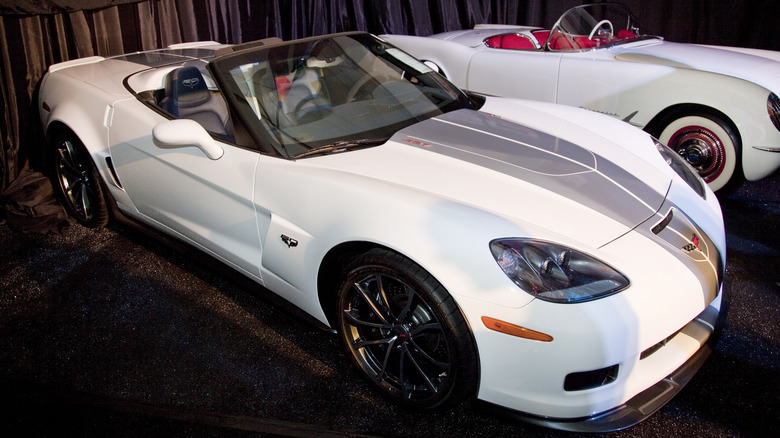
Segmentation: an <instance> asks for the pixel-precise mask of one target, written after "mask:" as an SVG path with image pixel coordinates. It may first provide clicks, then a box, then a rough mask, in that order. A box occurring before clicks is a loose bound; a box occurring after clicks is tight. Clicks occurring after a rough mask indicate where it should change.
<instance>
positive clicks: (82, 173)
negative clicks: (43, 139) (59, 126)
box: [51, 133, 109, 228]
mask: <svg viewBox="0 0 780 438" xmlns="http://www.w3.org/2000/svg"><path fill="white" fill-rule="evenodd" d="M51 154H52V166H53V169H52V175H53V179H54V181H53V182H54V185H55V190H56V192H57V194H58V195H59V197H60V199H61V200H62V203H63V205H64V206H65V209H66V210H67V211H68V213H69V214H70V215H71V216H73V217H74V218H76V220H77V221H78V222H79V223H81V224H82V225H84V226H86V227H90V228H97V227H103V226H105V225H106V224H107V223H108V219H109V212H108V203H107V202H106V199H107V196H106V193H105V192H104V190H103V185H102V184H101V183H100V175H99V174H98V172H97V169H96V168H95V164H94V163H93V162H92V158H91V157H90V156H89V153H88V152H87V149H86V148H85V147H84V145H83V144H82V143H81V141H80V140H79V139H78V138H77V137H76V136H75V135H73V134H70V133H67V134H60V135H58V136H57V137H56V138H55V140H54V143H53V147H52V148H51Z"/></svg>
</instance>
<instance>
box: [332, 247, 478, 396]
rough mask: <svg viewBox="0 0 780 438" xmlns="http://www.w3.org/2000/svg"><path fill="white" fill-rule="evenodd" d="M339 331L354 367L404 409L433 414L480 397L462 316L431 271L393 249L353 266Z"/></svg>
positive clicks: (342, 291)
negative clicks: (410, 408)
mask: <svg viewBox="0 0 780 438" xmlns="http://www.w3.org/2000/svg"><path fill="white" fill-rule="evenodd" d="M338 311H339V319H338V323H339V331H340V333H341V339H342V341H343V343H344V346H345V347H346V350H347V351H348V353H349V355H350V357H351V359H352V361H353V363H354V364H355V365H356V366H357V368H358V369H359V370H361V371H362V372H363V374H364V375H365V376H366V377H367V378H368V379H369V380H370V381H372V382H373V383H374V384H375V385H376V386H377V387H378V388H379V389H380V391H381V392H383V393H384V394H385V395H387V396H389V397H390V398H391V399H393V400H394V401H396V402H399V403H400V404H402V405H406V406H408V407H412V408H416V409H434V408H440V407H443V406H448V405H451V404H454V403H456V402H458V401H460V400H462V399H463V398H465V397H467V396H469V395H472V394H474V392H475V390H476V382H477V373H478V363H477V356H476V348H475V346H474V341H473V338H472V336H471V332H470V330H469V327H468V324H467V323H466V321H465V319H464V317H463V315H462V314H461V312H460V309H459V308H458V307H457V305H456V304H455V300H454V299H453V298H452V296H450V294H449V293H448V292H447V291H446V290H445V289H444V287H443V286H441V284H439V282H438V281H436V279H434V278H433V276H431V275H430V274H429V273H428V272H426V271H425V270H424V269H422V268H421V267H419V266H418V265H417V264H415V263H414V262H412V261H411V260H409V259H407V258H405V257H403V256H401V255H399V254H397V253H394V252H392V251H389V250H383V249H375V250H372V251H369V252H367V253H365V254H363V255H361V256H358V257H357V258H355V259H354V260H353V261H352V262H351V263H350V264H349V266H348V268H347V270H346V275H345V277H344V279H343V281H342V282H341V286H340V288H339V296H338Z"/></svg>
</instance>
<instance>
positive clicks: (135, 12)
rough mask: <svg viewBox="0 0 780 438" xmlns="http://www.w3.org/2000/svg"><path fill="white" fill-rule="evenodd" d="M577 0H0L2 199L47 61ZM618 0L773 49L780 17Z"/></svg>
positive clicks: (676, 27)
mask: <svg viewBox="0 0 780 438" xmlns="http://www.w3.org/2000/svg"><path fill="white" fill-rule="evenodd" d="M584 3H590V2H583V1H571V0H559V1H558V0H556V1H541V0H537V1H532V0H529V1H521V0H507V1H502V0H145V1H138V0H0V206H7V205H8V203H9V201H8V198H9V196H10V195H9V194H8V192H9V185H10V184H11V182H13V181H15V180H16V179H17V178H18V177H19V176H20V174H22V173H23V172H22V171H23V170H25V171H26V172H25V173H29V172H27V171H28V170H29V169H37V168H39V167H40V166H41V163H40V151H41V145H42V141H43V140H42V137H41V133H40V127H39V126H38V121H37V108H36V103H35V101H36V89H37V86H38V83H39V81H40V79H41V78H42V76H43V74H44V73H45V72H46V69H47V67H48V66H49V65H50V64H53V63H57V62H61V61H66V60H70V59H75V58H80V57H84V56H93V55H99V56H112V55H118V54H121V53H125V52H133V51H139V50H148V49H154V48H159V47H165V46H167V45H170V44H174V43H180V42H187V41H203V40H214V41H218V42H222V43H241V42H246V41H252V40H256V39H260V38H266V37H270V36H277V37H280V38H282V39H285V40H287V39H295V38H302V37H306V36H311V35H321V34H326V33H333V32H342V31H350V30H364V31H368V32H371V33H375V34H382V33H396V34H409V35H431V34H433V33H438V32H445V31H451V30H458V29H464V28H471V27H473V26H474V24H477V23H504V24H528V25H535V26H545V27H549V26H552V25H553V24H554V22H555V20H556V19H557V18H558V17H559V16H560V15H561V13H563V12H564V11H565V10H567V9H569V8H570V7H572V6H576V5H579V4H584ZM622 3H624V4H627V5H628V6H629V7H630V8H631V9H632V11H633V12H634V14H635V15H637V16H638V18H639V21H640V23H642V26H643V28H644V29H643V30H644V31H645V32H647V33H652V34H656V35H661V36H664V37H665V38H666V39H667V40H671V41H679V42H687V43H700V44H715V45H729V46H740V47H754V48H763V49H771V50H780V38H778V37H777V36H776V34H775V33H774V22H775V21H776V19H777V17H778V16H780V2H776V0H752V1H749V0H732V1H730V2H710V1H707V0H657V1H652V2H650V1H641V0H633V1H623V2H622ZM19 185H20V184H15V186H19ZM22 186H23V185H22ZM29 214H31V215H34V214H35V213H34V212H30V213H29ZM2 217H3V212H2V209H0V219H2Z"/></svg>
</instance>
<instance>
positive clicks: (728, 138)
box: [658, 114, 740, 191]
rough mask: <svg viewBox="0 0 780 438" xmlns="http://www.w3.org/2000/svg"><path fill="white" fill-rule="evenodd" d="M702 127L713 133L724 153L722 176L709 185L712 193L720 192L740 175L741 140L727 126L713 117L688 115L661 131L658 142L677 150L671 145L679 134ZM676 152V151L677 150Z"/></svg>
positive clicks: (678, 118)
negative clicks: (682, 131) (688, 128)
mask: <svg viewBox="0 0 780 438" xmlns="http://www.w3.org/2000/svg"><path fill="white" fill-rule="evenodd" d="M697 126H698V127H702V128H705V129H707V130H709V131H710V132H712V133H713V134H714V135H715V136H716V137H717V138H718V139H719V140H720V142H721V144H722V146H723V151H724V164H723V169H722V170H721V172H720V174H719V175H718V176H717V177H716V178H715V179H713V180H712V181H710V182H709V183H707V184H708V185H709V186H710V188H711V189H712V191H718V190H720V189H722V188H724V187H725V186H726V185H727V184H728V183H729V181H731V180H732V179H733V178H735V177H736V176H737V175H738V171H737V166H738V163H739V152H740V151H739V149H740V147H739V140H738V139H737V138H736V136H735V135H734V134H733V132H732V131H731V129H730V128H728V127H727V125H726V124H725V123H723V122H721V121H719V120H717V119H715V118H713V117H711V116H708V115H703V114H696V115H686V116H682V117H677V118H675V119H674V120H673V121H672V122H671V123H669V124H668V125H666V127H664V128H663V130H661V132H660V134H659V135H658V140H659V141H661V143H664V144H666V145H668V146H669V147H671V148H672V149H675V147H674V145H671V144H669V141H670V140H671V139H672V136H674V135H675V134H676V133H677V132H679V131H680V130H681V129H683V128H686V127H697ZM675 150H676V149H675Z"/></svg>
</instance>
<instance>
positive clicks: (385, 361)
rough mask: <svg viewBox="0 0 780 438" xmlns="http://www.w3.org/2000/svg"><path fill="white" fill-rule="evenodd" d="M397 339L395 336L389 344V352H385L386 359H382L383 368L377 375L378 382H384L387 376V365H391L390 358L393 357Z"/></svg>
mask: <svg viewBox="0 0 780 438" xmlns="http://www.w3.org/2000/svg"><path fill="white" fill-rule="evenodd" d="M397 339H398V338H397V337H395V336H393V337H392V338H391V339H390V342H389V343H388V346H387V351H385V357H384V358H382V367H381V368H380V369H379V371H377V373H376V381H377V382H381V381H382V380H384V378H385V376H386V375H387V365H388V364H389V363H390V356H392V355H393V349H394V348H393V347H394V346H395V341H396V340H397Z"/></svg>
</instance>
